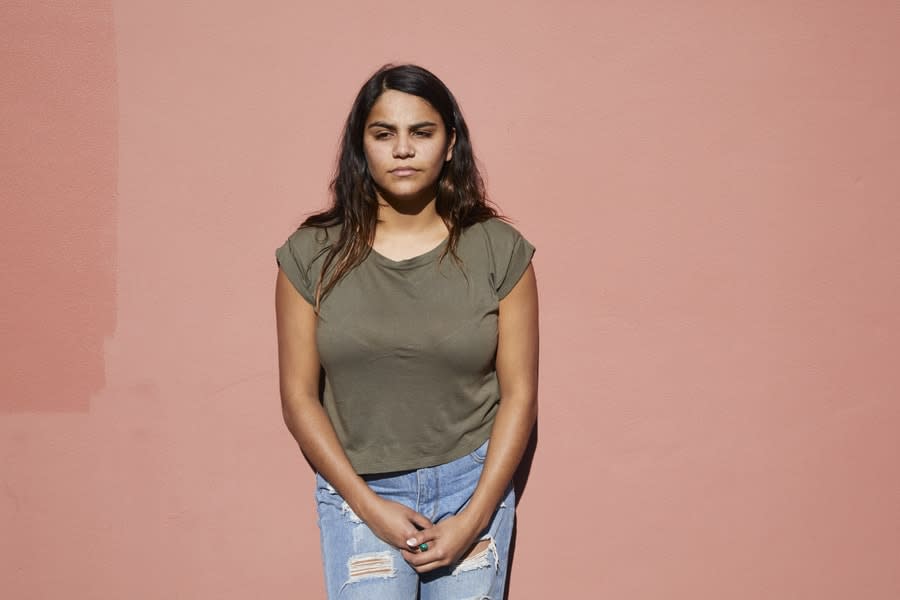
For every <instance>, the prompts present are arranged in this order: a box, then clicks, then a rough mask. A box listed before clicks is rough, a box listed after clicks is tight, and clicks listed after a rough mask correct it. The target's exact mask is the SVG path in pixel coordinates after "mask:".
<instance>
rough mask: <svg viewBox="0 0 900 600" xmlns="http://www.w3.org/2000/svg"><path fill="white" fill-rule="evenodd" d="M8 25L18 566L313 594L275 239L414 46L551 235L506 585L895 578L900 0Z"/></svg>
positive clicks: (804, 588)
mask: <svg viewBox="0 0 900 600" xmlns="http://www.w3.org/2000/svg"><path fill="white" fill-rule="evenodd" d="M251 6H254V8H251ZM0 49H2V50H3V51H2V53H0V78H2V79H0V81H2V86H0V136H2V144H0V161H2V162H0V198H2V207H3V213H4V214H3V218H2V219H0V231H2V236H3V245H4V249H5V253H4V257H3V258H2V259H0V260H2V263H0V264H2V277H3V280H2V286H3V290H4V292H5V293H4V294H3V295H2V297H0V298H2V299H0V302H2V304H0V308H2V311H0V328H2V329H0V335H2V344H3V346H2V353H3V354H2V357H3V360H2V361H0V363H2V371H0V484H2V493H0V532H2V533H0V590H4V592H3V593H2V594H3V597H4V598H16V599H17V600H31V599H57V598H67V599H71V600H81V599H107V598H108V599H113V598H116V599H117V598H130V599H132V600H144V599H148V600H149V599H159V598H167V599H168V598H186V599H207V598H217V599H231V598H233V599H245V598H250V597H259V598H319V597H321V596H322V584H321V570H320V566H319V549H318V532H317V529H316V525H315V516H314V510H315V509H314V505H313V501H312V487H311V486H312V478H311V474H310V473H309V471H308V469H307V467H306V464H305V463H304V461H303V459H302V457H301V455H300V453H299V451H298V450H297V448H296V446H295V444H294V442H293V440H292V439H291V438H290V434H289V433H288V432H287V430H286V428H285V427H284V425H283V423H282V421H281V413H280V407H279V400H278V393H277V373H276V357H275V332H274V306H273V288H274V279H275V273H276V270H275V269H276V267H275V261H274V255H273V252H274V248H275V247H276V246H277V245H278V244H280V243H281V241H282V240H283V238H284V237H285V236H286V235H287V234H288V233H289V232H290V231H291V230H292V229H293V227H295V226H296V224H297V223H298V222H299V220H300V219H301V218H302V216H303V215H304V214H305V213H307V212H309V211H312V210H314V209H316V208H318V207H320V206H322V205H323V204H324V202H325V186H326V185H327V180H328V176H329V174H330V169H331V165H332V161H333V158H334V151H335V148H336V143H337V136H338V133H339V130H340V126H341V122H342V119H343V118H344V117H345V114H346V111H347V109H348V108H349V105H350V102H351V101H352V97H353V94H354V93H355V92H356V90H357V88H358V86H359V85H360V84H361V83H362V81H363V80H364V79H365V78H366V77H367V76H368V75H369V74H370V73H371V72H372V71H373V70H374V69H375V68H377V67H378V66H379V65H380V64H381V63H383V62H387V61H391V60H393V61H413V62H418V63H420V64H422V65H424V66H426V67H428V68H430V69H432V70H433V71H434V72H435V73H437V74H438V75H439V76H440V77H442V78H443V79H444V80H445V81H446V82H447V83H448V85H450V87H451V89H453V90H454V92H455V93H456V95H457V97H458V98H459V99H460V102H461V103H462V106H463V110H464V111H465V113H466V116H467V118H468V119H469V123H470V126H471V128H472V131H473V134H474V141H475V145H476V151H477V153H478V155H479V156H480V158H481V160H482V162H483V163H484V165H485V168H486V171H487V175H488V184H489V187H490V191H491V193H492V195H493V197H494V199H495V200H496V201H497V202H498V203H499V204H500V205H501V206H502V207H503V208H504V209H505V211H506V212H508V213H509V214H511V215H512V216H514V217H515V218H516V219H517V225H518V226H519V227H520V228H521V230H522V231H523V232H524V233H525V234H526V235H527V236H528V237H529V239H531V240H532V241H533V242H534V243H535V245H536V246H537V247H538V253H537V254H536V256H535V268H536V270H537V273H538V278H539V285H540V290H541V309H542V315H541V323H542V335H541V342H542V361H541V387H540V400H541V415H540V436H539V444H538V449H537V453H536V455H535V458H534V463H533V469H532V473H531V478H530V480H529V483H528V488H527V491H526V494H525V496H524V499H523V501H522V503H521V504H520V506H519V533H518V549H517V552H516V559H515V564H514V569H513V581H512V588H511V592H512V593H511V598H513V599H516V600H518V599H543V598H565V597H580V598H593V597H596V598H622V599H629V600H632V599H637V600H643V599H648V600H649V599H654V600H655V599H660V598H666V599H673V600H680V599H685V600H687V599H691V600H694V599H697V598H728V599H729V600H736V599H748V600H749V599H754V600H757V599H759V598H777V599H794V598H810V599H812V598H815V599H817V600H829V599H846V598H866V599H867V600H881V599H884V600H886V599H888V598H897V597H900V569H898V564H900V514H898V506H900V477H898V473H900V468H898V466H900V465H898V462H900V460H898V457H900V435H898V433H900V408H898V392H900V374H898V371H900V370H898V369H897V366H896V363H897V360H898V358H897V357H898V354H900V333H898V332H900V315H898V306H900V277H898V272H900V260H898V256H900V235H898V229H900V207H898V198H900V180H898V177H897V174H896V172H897V166H898V164H900V112H898V106H900V65H898V62H900V61H898V58H897V57H898V56H900V9H898V5H897V4H896V3H888V2H860V3H847V2H835V1H832V2H816V3H813V2H805V3H800V2H794V3H785V2H766V3H758V2H752V3H751V2H743V3H733V4H732V5H729V6H726V5H725V4H723V3H712V2H708V3H693V4H684V3H681V4H677V5H676V4H673V3H662V2H658V3H647V2H640V3H586V2H568V3H562V4H558V3H557V4H552V3H512V2H508V3H503V4H500V3H486V4H485V3H477V2H475V1H474V0H465V1H457V2H452V3H450V2H426V3H422V2H419V3H415V4H412V5H410V4H398V5H393V4H385V3H383V2H379V3H376V2H352V3H350V2H347V3H326V4H324V5H322V6H319V7H316V8H313V7H311V6H310V5H309V3H300V2H288V1H270V2H264V3H261V4H260V3H257V4H255V5H251V4H250V3H246V2H233V1H222V0H218V1H216V2H213V1H211V0H205V1H194V2H174V1H171V0H163V1H157V2H121V1H119V2H110V1H103V0H91V1H85V0H82V1H80V2H75V1H74V0H68V1H63V2H53V3H50V2H30V1H29V2H26V1H25V0H14V1H12V2H4V3H3V4H2V7H0Z"/></svg>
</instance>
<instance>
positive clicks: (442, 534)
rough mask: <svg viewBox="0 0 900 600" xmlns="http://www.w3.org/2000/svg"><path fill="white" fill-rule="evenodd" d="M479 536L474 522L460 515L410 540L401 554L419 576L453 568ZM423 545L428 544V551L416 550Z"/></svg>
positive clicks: (420, 532)
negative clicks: (442, 568)
mask: <svg viewBox="0 0 900 600" xmlns="http://www.w3.org/2000/svg"><path fill="white" fill-rule="evenodd" d="M479 533H480V529H479V528H478V527H477V525H476V524H475V522H474V521H472V520H471V519H468V518H467V517H466V515H465V511H463V512H462V513H460V514H458V515H451V516H449V517H447V518H446V519H444V520H443V521H441V522H440V523H438V524H437V525H435V526H433V527H430V528H428V529H424V530H422V531H419V532H418V533H416V535H414V536H412V537H410V539H409V540H408V544H407V545H406V546H405V547H404V548H403V549H401V550H400V553H401V554H403V558H405V559H406V562H408V563H409V564H410V565H411V566H412V568H413V569H415V570H416V571H417V572H418V573H427V572H428V571H432V570H434V569H438V568H440V567H446V566H449V565H453V564H456V563H457V562H458V561H459V559H460V558H461V557H462V556H463V554H465V553H466V552H467V551H468V550H469V549H471V548H472V546H473V545H474V544H475V540H476V538H477V537H478V534H479ZM423 543H425V544H428V550H417V549H416V547H417V546H419V544H423ZM410 548H412V551H410Z"/></svg>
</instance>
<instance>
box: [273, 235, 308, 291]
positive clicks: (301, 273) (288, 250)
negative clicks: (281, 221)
mask: <svg viewBox="0 0 900 600" xmlns="http://www.w3.org/2000/svg"><path fill="white" fill-rule="evenodd" d="M300 231H302V230H299V229H298V230H297V231H296V232H294V234H293V235H291V237H289V238H288V239H287V240H286V241H285V242H284V244H282V245H281V246H280V247H278V249H276V250H275V262H276V263H277V264H278V266H279V267H281V270H282V271H284V274H285V275H286V276H287V278H288V280H289V281H290V282H291V283H292V284H293V285H294V287H295V288H296V289H297V291H298V292H300V295H301V296H303V298H304V299H306V301H307V302H309V303H310V304H312V305H313V306H315V304H316V296H315V287H314V283H313V281H312V279H311V278H310V273H309V264H308V263H309V261H310V260H311V257H305V256H304V253H303V252H302V246H303V244H302V243H298V242H300V240H299V239H298V237H299V236H298V234H299V232H300Z"/></svg>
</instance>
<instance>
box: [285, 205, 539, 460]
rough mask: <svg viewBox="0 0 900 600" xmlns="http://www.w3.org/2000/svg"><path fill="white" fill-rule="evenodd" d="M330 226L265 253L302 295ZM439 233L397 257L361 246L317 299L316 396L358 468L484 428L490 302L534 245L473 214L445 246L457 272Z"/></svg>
mask: <svg viewBox="0 0 900 600" xmlns="http://www.w3.org/2000/svg"><path fill="white" fill-rule="evenodd" d="M339 228H340V225H337V226H333V227H330V228H328V229H322V228H309V227H302V228H300V229H297V230H296V231H295V232H294V233H293V234H292V235H291V236H290V237H289V238H288V239H287V241H285V243H284V244H283V245H282V246H281V247H279V248H278V249H277V250H276V252H275V256H276V260H277V262H278V264H279V265H280V267H281V269H282V271H284V273H285V275H286V276H287V277H288V279H289V280H290V281H291V283H293V285H294V287H296V288H297V291H298V292H299V293H300V294H301V295H302V296H303V298H305V299H306V301H307V302H309V303H310V304H314V302H315V289H316V281H317V279H318V277H319V273H320V271H321V269H322V264H323V262H324V259H325V257H326V255H327V250H328V249H329V247H330V245H331V244H332V243H334V242H335V241H336V240H337V238H338V233H339V231H340V229H339ZM447 241H448V240H447V239H445V240H444V241H443V242H441V243H440V244H439V245H438V246H436V247H435V248H433V249H431V250H429V251H428V252H425V253H424V254H420V255H418V256H415V257H413V258H409V259H406V260H400V261H395V260H391V259H389V258H387V257H385V256H383V255H381V254H379V253H378V252H377V251H375V250H374V249H371V250H370V252H369V254H368V256H367V257H366V259H365V260H364V261H363V262H362V263H361V264H360V265H358V266H356V267H354V268H353V269H352V270H351V271H350V272H349V273H347V274H346V275H345V276H344V277H343V278H342V279H341V280H340V282H339V283H338V284H337V285H336V286H335V287H334V288H332V290H331V291H330V292H329V293H328V295H326V296H325V297H324V298H323V299H322V302H321V306H320V319H319V321H318V325H317V329H316V343H317V348H318V351H319V359H320V361H321V364H322V368H323V370H324V375H325V382H324V392H323V396H322V398H321V400H322V403H323V405H324V408H325V411H326V412H327V414H328V416H329V418H330V419H331V423H332V424H333V426H334V429H335V431H336V432H337V436H338V439H339V440H340V441H341V444H342V445H343V448H344V450H345V452H346V453H347V456H348V457H349V459H350V462H351V463H352V465H353V467H354V469H355V470H356V472H357V473H359V474H370V473H386V472H392V471H403V470H408V469H418V468H422V467H428V466H434V465H438V464H443V463H446V462H449V461H451V460H454V459H456V458H459V457H461V456H464V455H466V454H468V453H469V452H471V451H473V450H474V449H476V448H478V447H479V446H480V445H481V444H482V443H484V442H485V441H486V440H487V439H488V438H489V437H490V433H491V427H492V425H493V422H494V416H495V414H496V413H497V408H498V403H499V402H500V388H499V385H498V381H497V372H496V367H495V358H496V352H497V317H498V313H499V301H500V299H502V298H503V297H505V296H506V295H507V294H508V293H509V292H510V291H511V290H512V288H513V287H514V286H515V284H516V283H517V282H518V280H519V279H520V278H521V276H522V274H523V273H524V272H525V269H526V268H527V267H528V263H529V262H530V261H531V258H532V255H533V254H534V252H535V247H534V246H533V245H532V244H531V243H530V242H528V240H526V239H525V238H524V237H523V236H522V234H521V233H519V231H518V230H517V229H516V228H515V227H513V226H512V225H509V224H508V223H506V222H504V221H501V220H499V219H496V218H492V219H489V220H488V221H485V222H483V223H477V224H475V225H472V226H470V227H468V228H466V229H465V230H464V231H463V232H462V233H461V235H460V239H459V244H458V246H457V255H458V256H459V257H460V258H461V259H462V261H463V263H464V267H465V275H464V274H463V272H462V271H461V270H460V268H459V266H457V264H456V262H455V261H454V260H453V257H452V256H451V255H449V254H448V255H447V256H445V257H444V258H443V260H442V261H441V262H440V263H438V260H437V259H438V257H439V256H440V254H441V252H442V251H443V250H444V247H445V246H446V245H447ZM333 268H334V267H333V266H332V267H330V269H333ZM330 274H331V271H330V270H329V273H328V274H327V275H328V276H329V277H330ZM467 277H468V279H467Z"/></svg>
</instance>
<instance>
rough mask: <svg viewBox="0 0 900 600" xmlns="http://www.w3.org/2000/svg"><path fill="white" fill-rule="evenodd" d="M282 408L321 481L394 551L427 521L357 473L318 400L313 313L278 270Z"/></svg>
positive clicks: (317, 355) (277, 302) (277, 319)
mask: <svg viewBox="0 0 900 600" xmlns="http://www.w3.org/2000/svg"><path fill="white" fill-rule="evenodd" d="M275 319H276V322H277V332H278V373H279V388H280V391H281V408H282V413H283V415H284V422H285V424H286V425H287V428H288V430H289V431H290V432H291V434H292V435H293V436H294V439H295V440H297V444H298V445H299V446H300V450H301V451H302V452H303V454H304V456H306V458H307V460H309V462H310V463H311V464H312V466H313V468H315V469H316V470H317V471H318V472H319V473H320V474H321V475H322V477H324V478H325V480H326V481H328V483H330V484H331V485H332V487H334V489H335V490H336V491H337V492H338V493H339V494H340V495H341V497H342V498H343V499H344V500H346V502H347V504H349V505H350V508H351V509H352V510H353V512H355V513H356V514H357V515H358V516H359V518H361V519H362V520H363V521H365V522H366V524H367V525H368V526H369V528H370V529H372V532H373V533H375V535H377V536H378V537H379V538H381V539H382V540H384V541H385V542H387V543H388V544H391V545H392V546H395V547H397V548H404V549H405V548H407V545H406V540H408V539H410V538H411V537H414V536H415V534H416V532H417V531H418V529H417V527H418V528H419V529H425V528H428V527H431V526H432V523H431V521H429V520H428V519H426V518H425V517H424V516H423V515H421V514H419V513H417V512H416V511H414V510H412V509H411V508H409V507H407V506H404V505H402V504H399V503H397V502H392V501H389V500H385V499H383V498H381V497H379V496H378V495H377V494H375V493H374V492H373V491H372V490H371V489H370V488H369V486H368V485H367V484H366V482H365V480H363V478H362V477H360V476H359V475H357V474H356V472H355V471H354V469H353V466H352V465H351V464H350V459H348V458H347V454H346V453H345V452H344V449H343V447H342V446H341V443H340V441H339V440H338V437H337V434H336V433H335V431H334V427H333V426H332V425H331V421H330V419H329V418H328V415H327V414H326V413H325V409H324V408H323V407H322V404H321V402H320V401H319V370H320V363H319V352H318V349H317V347H316V320H317V318H316V314H315V312H314V311H313V307H312V305H310V303H309V302H307V301H306V300H305V299H304V298H303V297H302V296H301V295H300V293H299V292H297V290H296V289H295V288H294V286H293V284H292V283H291V282H290V280H289V279H288V278H287V276H286V275H285V274H284V272H283V271H282V270H281V269H278V278H277V280H276V283H275Z"/></svg>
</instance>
